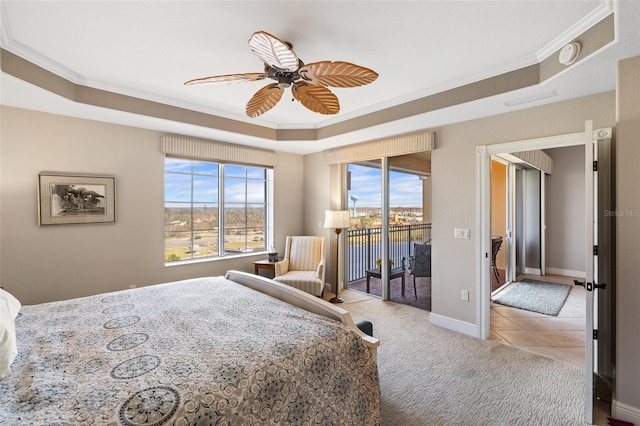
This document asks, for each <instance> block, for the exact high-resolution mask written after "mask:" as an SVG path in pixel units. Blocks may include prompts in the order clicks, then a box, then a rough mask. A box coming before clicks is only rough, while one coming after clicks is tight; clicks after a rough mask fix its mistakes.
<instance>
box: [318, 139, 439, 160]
mask: <svg viewBox="0 0 640 426" xmlns="http://www.w3.org/2000/svg"><path fill="white" fill-rule="evenodd" d="M435 135H436V134H435V133H434V132H422V133H413V134H410V135H403V136H398V137H395V138H388V139H381V140H377V141H372V142H365V143H360V144H355V145H348V146H344V147H340V148H334V149H329V150H327V151H324V159H325V162H326V163H327V164H342V163H354V162H357V161H366V160H373V159H376V158H382V157H395V156H397V155H405V154H412V153H415V152H424V151H430V150H432V149H434V148H435V138H436V136H435Z"/></svg>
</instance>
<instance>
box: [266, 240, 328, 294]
mask: <svg viewBox="0 0 640 426" xmlns="http://www.w3.org/2000/svg"><path fill="white" fill-rule="evenodd" d="M325 244H326V238H325V237H309V236H287V240H286V244H285V252H284V258H283V259H282V260H281V261H280V262H277V263H276V264H275V267H274V272H275V277H274V278H273V279H274V280H275V281H278V282H281V283H283V284H287V285H290V286H291V287H295V288H297V289H299V290H302V291H305V292H307V293H310V294H313V295H314V296H318V297H322V293H323V291H324V277H325Z"/></svg>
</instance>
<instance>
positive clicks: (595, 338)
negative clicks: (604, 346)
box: [593, 330, 598, 340]
mask: <svg viewBox="0 0 640 426" xmlns="http://www.w3.org/2000/svg"><path fill="white" fill-rule="evenodd" d="M593 340H598V330H593Z"/></svg>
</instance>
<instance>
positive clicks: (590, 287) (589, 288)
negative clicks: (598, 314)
mask: <svg viewBox="0 0 640 426" xmlns="http://www.w3.org/2000/svg"><path fill="white" fill-rule="evenodd" d="M573 284H575V285H579V286H582V287H584V288H585V289H586V290H587V291H593V283H588V282H584V281H578V280H573Z"/></svg>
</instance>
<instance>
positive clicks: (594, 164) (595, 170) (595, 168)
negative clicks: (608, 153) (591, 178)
mask: <svg viewBox="0 0 640 426" xmlns="http://www.w3.org/2000/svg"><path fill="white" fill-rule="evenodd" d="M593 171H594V172H597V171H598V162H597V161H594V162H593Z"/></svg>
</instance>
